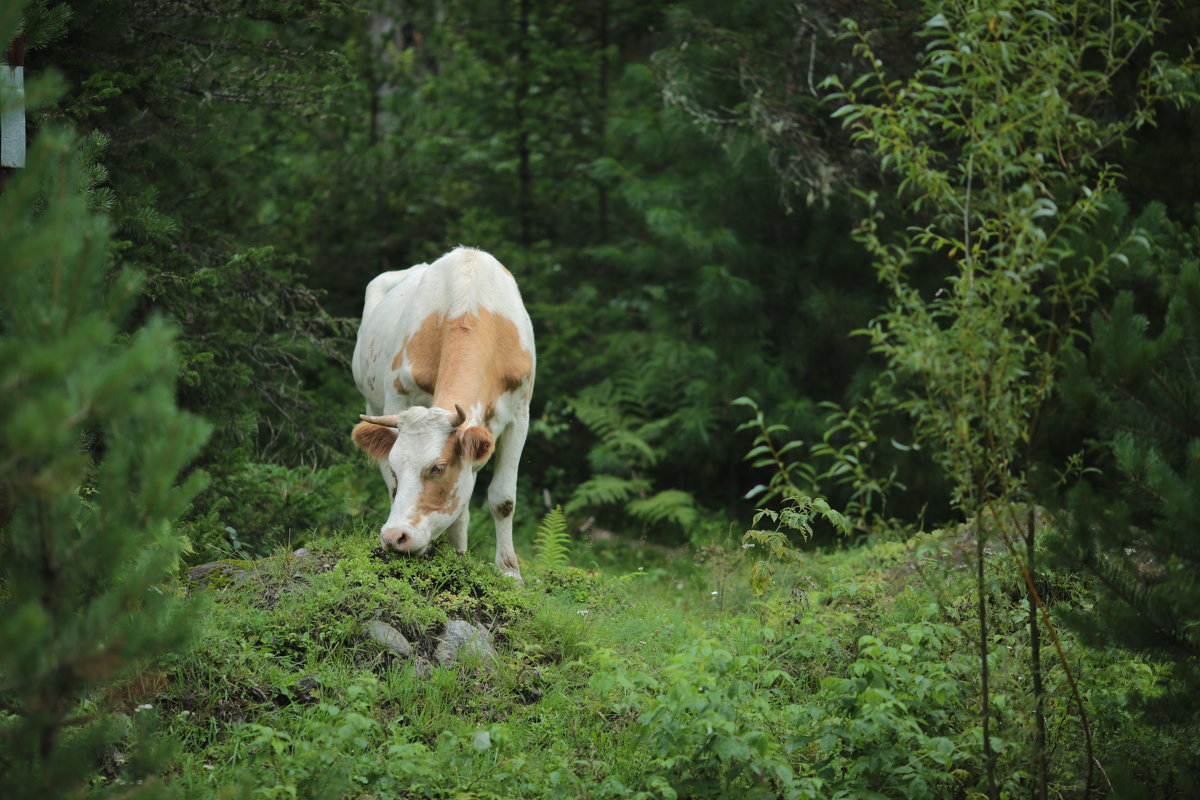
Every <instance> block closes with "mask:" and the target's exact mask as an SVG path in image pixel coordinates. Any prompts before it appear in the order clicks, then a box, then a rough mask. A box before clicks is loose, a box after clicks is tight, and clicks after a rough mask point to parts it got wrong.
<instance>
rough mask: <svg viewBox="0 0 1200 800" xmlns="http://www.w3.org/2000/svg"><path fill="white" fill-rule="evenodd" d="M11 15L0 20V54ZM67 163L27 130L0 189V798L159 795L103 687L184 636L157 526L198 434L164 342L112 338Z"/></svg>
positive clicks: (46, 137) (125, 707)
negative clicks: (23, 154) (26, 149)
mask: <svg viewBox="0 0 1200 800" xmlns="http://www.w3.org/2000/svg"><path fill="white" fill-rule="evenodd" d="M13 16H14V15H10V14H7V13H5V14H0V41H8V36H9V35H10V34H11V33H12V32H13V29H14V27H15V20H13V18H12V17H13ZM35 94H36V92H31V95H35ZM81 153H82V151H81V148H80V143H79V142H78V141H77V140H76V139H75V138H74V137H72V136H71V135H69V134H66V133H63V132H58V131H53V130H49V129H47V128H43V129H42V130H40V131H39V132H38V135H37V137H36V142H35V143H34V146H33V147H32V148H31V151H30V153H29V156H28V159H27V165H28V166H27V168H26V169H24V170H21V171H19V172H18V174H17V175H16V176H14V177H13V178H12V179H11V180H10V181H9V183H8V186H7V188H6V190H5V192H4V193H3V195H0V797H4V798H6V799H7V800H16V799H17V798H26V797H37V798H48V797H64V796H77V795H78V794H80V793H81V792H82V790H83V789H84V788H85V787H88V786H90V787H92V788H93V789H94V790H98V791H100V792H102V793H103V792H106V791H108V790H115V791H118V792H119V793H120V794H121V795H122V796H127V795H129V794H136V793H139V792H145V791H147V790H153V789H154V788H155V787H159V788H161V786H162V784H161V783H160V782H157V781H155V780H154V779H153V775H154V772H155V770H156V769H158V767H159V766H160V765H161V761H162V756H163V755H164V753H163V750H164V747H163V745H162V744H161V743H156V744H151V743H150V739H149V738H148V737H147V736H146V734H148V733H149V732H150V729H151V728H152V726H153V717H154V714H155V713H156V712H155V710H154V709H153V708H147V706H153V705H154V704H153V702H150V701H143V702H139V703H137V705H136V706H135V707H133V708H131V707H129V706H130V705H133V704H132V703H129V702H127V701H119V700H118V699H116V697H115V696H113V695H110V694H107V693H105V692H104V691H103V690H104V688H105V687H107V686H110V685H111V684H112V683H113V682H114V681H118V680H120V679H122V678H125V677H128V676H130V675H132V674H133V673H134V672H135V671H136V670H137V669H138V668H139V667H140V666H142V665H144V664H146V663H147V661H148V660H149V659H151V658H153V657H155V656H158V655H161V654H163V653H165V652H169V651H171V650H173V649H176V648H179V647H181V646H183V645H184V644H185V643H186V642H187V641H188V639H189V636H190V635H191V634H190V630H191V629H190V619H191V617H192V616H193V614H192V603H191V602H189V601H187V600H185V599H183V598H181V596H180V595H179V593H178V592H177V591H175V590H174V589H173V588H172V587H171V585H170V583H169V580H168V579H169V578H170V576H171V574H172V572H173V571H174V569H175V568H176V566H177V564H178V559H179V557H180V555H181V553H182V552H183V550H184V548H185V544H186V543H185V541H184V540H183V539H182V538H181V537H180V536H178V535H176V534H175V533H173V532H172V530H171V526H170V523H171V521H172V519H174V518H175V517H176V516H177V515H178V514H179V513H180V512H181V511H182V510H183V508H184V507H185V505H186V504H187V502H188V501H189V499H190V498H191V497H192V496H193V495H194V493H195V492H196V490H197V489H198V488H199V483H200V478H199V476H192V477H191V478H189V479H187V480H184V481H182V483H181V481H180V474H181V471H182V470H183V469H184V468H185V467H186V465H187V464H188V462H189V460H190V459H191V458H192V457H193V456H194V455H195V454H196V452H197V451H198V449H199V447H200V445H201V444H202V442H203V440H204V438H205V436H206V435H207V432H206V426H205V424H204V423H203V422H201V421H200V420H198V419H196V418H194V417H191V416H189V415H186V414H184V413H182V412H180V411H179V410H178V409H177V408H176V405H175V379H176V372H177V363H176V360H177V357H176V351H175V344H174V332H173V330H172V328H171V327H170V326H169V325H168V324H166V323H165V322H163V321H162V320H157V319H152V320H150V321H149V322H148V323H147V324H145V325H144V326H143V327H141V328H138V329H136V330H133V331H132V332H130V331H128V329H127V327H126V325H127V322H128V320H129V314H130V311H131V308H132V306H133V303H134V301H135V300H136V298H137V293H138V289H139V286H140V282H139V279H138V277H137V275H136V274H134V273H132V272H130V271H126V270H120V269H113V268H112V264H111V262H110V252H109V224H108V222H107V220H106V219H105V218H104V217H102V216H100V215H98V214H97V213H95V212H94V211H93V210H92V209H91V208H90V207H89V197H90V198H93V199H94V198H96V197H97V196H98V195H97V193H96V192H95V191H94V189H95V187H94V186H93V185H91V184H92V182H93V181H94V180H95V179H96V178H97V177H99V173H98V171H97V169H96V168H95V166H94V164H89V163H88V162H87V159H86V158H85V157H83V156H82V155H81ZM138 706H140V708H139V707H138ZM139 743H141V744H139ZM118 785H119V787H118ZM135 790H136V791H135Z"/></svg>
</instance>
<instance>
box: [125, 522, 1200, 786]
mask: <svg viewBox="0 0 1200 800" xmlns="http://www.w3.org/2000/svg"><path fill="white" fill-rule="evenodd" d="M952 539H953V535H952V534H947V535H946V536H943V537H942V539H940V540H939V539H936V538H931V537H923V538H920V539H917V540H913V541H911V542H907V543H899V542H880V543H876V544H874V545H868V546H863V547H858V548H848V549H837V550H832V551H829V552H814V553H812V554H811V555H810V556H809V557H807V558H806V559H805V560H804V561H803V562H802V563H800V564H798V565H795V566H794V567H789V568H787V569H781V570H780V571H779V572H778V573H777V584H776V586H775V588H774V589H773V590H772V591H770V592H768V593H767V594H765V595H763V596H761V597H756V596H755V595H754V594H753V593H752V592H751V591H750V589H749V581H748V578H747V575H748V570H749V566H750V565H751V563H752V561H753V559H754V558H756V557H757V554H756V553H755V552H754V551H753V550H746V549H743V548H742V547H741V546H740V543H737V542H730V543H729V544H727V545H725V546H713V547H709V548H705V549H703V550H701V551H699V552H688V551H675V552H672V551H662V550H652V549H643V550H638V551H635V550H633V549H631V548H629V547H628V546H625V545H615V544H605V545H604V546H603V547H601V546H599V545H597V546H596V547H594V548H585V547H578V546H577V547H576V549H575V551H574V552H573V553H572V554H571V561H572V563H576V564H589V565H592V566H595V565H597V564H601V563H603V564H606V565H607V566H606V568H605V569H603V570H597V569H581V568H578V567H573V566H553V567H547V568H545V569H542V570H537V569H534V568H533V565H532V564H527V565H525V570H524V574H525V581H526V583H525V587H524V588H523V589H522V588H518V587H516V586H515V585H514V584H513V583H512V582H511V581H509V580H508V579H505V578H501V577H499V576H498V575H496V573H495V571H494V569H493V568H492V566H491V564H490V559H486V560H485V559H481V558H479V557H477V556H475V555H468V556H466V557H459V556H456V555H454V554H453V553H452V552H450V551H449V548H447V547H440V548H436V549H435V551H434V552H433V553H432V555H430V556H429V557H427V558H423V559H419V560H412V559H404V558H398V557H397V558H390V557H386V556H382V555H381V554H379V553H378V552H377V549H376V546H375V537H374V536H373V535H372V534H371V532H369V531H366V530H362V531H356V532H353V533H350V534H347V535H344V536H336V537H332V538H329V539H325V540H321V541H318V542H314V543H311V544H310V545H309V548H310V550H311V551H312V553H313V555H311V556H310V557H308V558H302V559H301V558H295V557H293V556H291V555H289V554H279V555H276V556H274V557H273V558H270V559H265V560H263V561H262V562H259V564H258V565H257V567H256V569H255V571H254V572H253V574H252V576H251V578H250V579H249V580H245V581H241V582H238V581H231V582H228V583H225V584H224V585H221V586H219V587H215V588H212V589H207V590H203V591H204V592H205V593H206V594H208V595H209V596H211V607H210V610H209V613H208V615H207V618H206V622H205V632H204V635H203V637H202V640H201V642H200V644H199V645H198V646H197V647H196V648H195V650H194V651H192V652H191V653H189V654H188V655H186V656H180V657H177V658H176V659H175V660H173V661H172V662H170V663H167V664H164V665H161V669H160V673H159V675H158V679H157V680H152V681H148V682H147V681H143V682H142V685H141V688H140V689H139V686H138V685H135V686H130V687H125V688H124V689H123V690H122V691H121V692H114V693H113V696H112V697H113V699H112V700H110V702H113V703H122V704H124V707H125V708H126V710H132V709H133V708H136V707H137V706H138V705H140V704H147V705H152V706H154V708H153V709H152V710H150V711H147V712H139V713H155V714H158V715H159V717H160V720H161V724H162V725H163V727H164V728H165V732H166V733H167V734H169V735H170V736H173V737H175V738H176V739H178V740H179V742H180V743H181V751H180V755H179V757H178V759H177V761H176V767H175V771H174V773H173V774H172V776H171V778H170V780H171V782H172V784H173V785H174V786H175V787H176V788H177V789H179V790H181V791H183V793H184V794H185V795H193V796H211V795H213V794H214V793H216V792H218V791H219V790H228V791H230V792H244V793H247V794H248V795H249V796H255V797H320V798H326V797H329V798H334V797H362V798H367V797H378V798H385V797H406V798H407V797H431V798H442V797H445V798H449V797H480V798H482V797H497V798H499V797H555V798H557V797H579V798H606V797H647V798H649V797H667V798H669V797H737V798H739V800H741V799H744V798H753V797H763V798H766V797H797V798H800V797H813V798H816V797H870V796H878V797H966V796H971V795H973V794H974V793H976V792H978V791H979V789H980V787H981V785H982V784H981V781H982V775H981V772H980V766H981V760H980V759H981V753H980V744H979V741H980V740H979V719H978V714H977V707H978V700H977V693H978V686H977V678H976V669H975V660H974V644H973V641H972V639H971V633H972V630H973V628H972V624H973V623H972V618H971V609H972V608H973V603H974V594H973V591H974V590H973V589H972V588H971V581H970V576H969V574H967V573H969V570H967V569H965V568H963V567H961V566H960V565H959V564H958V563H957V561H956V558H955V556H953V554H948V553H947V551H945V550H944V549H939V548H938V547H937V546H935V545H936V544H937V543H938V542H939V541H943V540H945V541H949V540H952ZM922 549H924V550H925V551H927V552H922ZM992 574H993V579H994V584H995V586H994V589H993V591H992V592H991V595H990V596H991V606H992V614H993V616H994V619H993V621H992V624H993V627H994V630H995V631H996V638H995V642H994V646H993V654H992V660H993V670H994V672H995V675H996V679H995V681H994V683H993V691H994V692H995V694H996V696H997V697H996V703H997V707H998V711H997V718H996V720H995V723H994V731H995V732H996V735H997V737H998V740H999V741H1000V743H1001V747H1002V752H1001V760H1000V768H1001V769H1000V774H1001V776H1002V779H1003V782H1004V786H1005V793H1006V795H1007V796H1018V795H1020V796H1025V795H1026V794H1027V793H1028V789H1027V786H1026V784H1027V773H1026V772H1025V770H1027V767H1028V765H1029V762H1028V739H1029V722H1028V719H1029V713H1030V703H1031V701H1030V700H1029V698H1028V697H1027V696H1026V694H1027V693H1025V692H1023V691H1022V688H1023V681H1026V680H1027V678H1026V677H1025V667H1024V660H1023V655H1022V654H1023V650H1022V647H1023V643H1024V641H1025V634H1024V629H1023V627H1022V619H1023V614H1024V608H1023V605H1022V604H1021V603H1020V602H1017V598H1018V597H1019V596H1018V595H1015V594H1014V593H1012V592H1011V591H1010V589H1011V587H1010V586H1009V584H1008V583H1006V580H1007V579H1005V578H1004V575H1005V567H1004V564H1003V562H1002V559H1000V558H996V559H993V565H992ZM455 616H458V617H464V618H467V619H470V620H478V621H481V622H483V623H484V624H486V625H488V626H489V627H490V628H491V629H492V630H493V632H494V634H495V636H496V641H497V646H498V650H499V657H498V658H497V659H496V660H495V661H494V662H491V661H490V660H489V661H483V662H480V661H476V662H474V663H460V664H456V665H454V666H453V667H450V668H441V667H436V666H435V667H434V668H433V669H432V671H431V673H430V674H429V675H427V676H421V675H419V674H418V673H417V672H415V671H414V670H413V669H412V668H411V666H410V665H409V664H408V663H407V662H404V661H401V660H398V659H396V658H395V657H393V656H392V655H390V654H388V653H385V652H383V651H381V649H380V648H379V647H378V646H377V645H375V644H374V643H372V642H370V641H369V640H367V639H366V637H365V636H364V635H363V633H362V626H363V624H364V623H365V622H367V621H368V620H371V619H382V620H384V621H386V622H389V623H390V624H392V625H393V626H395V627H396V628H398V629H399V630H401V631H402V632H403V633H404V634H405V635H406V636H407V637H408V638H409V639H410V640H411V641H412V642H413V643H414V644H415V645H416V646H417V647H418V648H419V649H423V650H424V652H425V654H426V655H428V653H429V651H430V650H431V649H432V646H433V644H434V643H435V638H436V635H437V633H438V631H439V630H440V628H441V626H442V624H443V623H444V622H445V620H446V619H447V618H448V617H455ZM1064 642H1065V646H1066V647H1067V649H1068V652H1069V657H1070V658H1071V659H1072V663H1073V665H1074V667H1075V668H1076V669H1077V670H1078V671H1079V672H1080V673H1082V674H1085V675H1086V676H1087V681H1088V683H1087V691H1088V692H1089V695H1088V697H1089V703H1090V704H1091V705H1090V709H1089V710H1090V713H1091V714H1092V718H1093V724H1094V725H1095V726H1099V725H1103V726H1104V730H1103V731H1101V730H1099V729H1097V742H1098V747H1097V754H1098V756H1099V757H1101V758H1102V759H1108V761H1106V762H1105V764H1106V766H1107V767H1108V768H1109V771H1110V773H1114V774H1118V776H1117V778H1116V780H1118V781H1119V780H1121V775H1122V774H1125V773H1130V774H1132V775H1133V777H1134V778H1135V779H1136V780H1140V781H1143V782H1145V781H1147V780H1154V781H1157V783H1156V784H1155V785H1156V786H1157V787H1159V788H1161V789H1162V790H1163V791H1162V793H1161V794H1160V796H1170V795H1171V793H1172V792H1174V793H1176V794H1180V792H1181V790H1180V789H1179V785H1180V784H1179V780H1182V779H1180V778H1179V777H1178V775H1176V774H1175V773H1172V772H1171V771H1170V770H1169V769H1166V768H1165V767H1164V766H1163V765H1162V764H1161V763H1160V762H1159V761H1157V760H1156V759H1155V758H1153V757H1152V754H1153V753H1154V752H1155V751H1156V749H1157V748H1160V747H1166V746H1172V747H1174V748H1175V752H1182V753H1185V754H1186V753H1188V752H1190V751H1188V750H1187V748H1188V747H1190V748H1193V749H1194V748H1195V741H1196V737H1195V735H1194V734H1195V732H1194V731H1174V732H1164V731H1163V730H1161V729H1151V728H1147V727H1143V726H1141V725H1140V724H1139V723H1138V722H1137V718H1136V715H1135V714H1134V713H1133V711H1132V710H1131V708H1130V706H1129V689H1130V687H1131V686H1133V685H1138V686H1142V687H1147V686H1150V685H1151V684H1152V682H1153V673H1154V669H1155V667H1154V666H1153V665H1150V664H1144V663H1141V662H1138V661H1137V660H1136V659H1132V658H1130V657H1129V656H1126V655H1120V654H1115V653H1114V654H1104V653H1093V652H1090V651H1085V650H1083V649H1082V648H1079V647H1077V646H1076V645H1074V644H1073V642H1071V640H1070V639H1069V637H1068V638H1065V639H1064ZM1045 658H1046V660H1047V662H1048V664H1049V666H1048V678H1049V684H1050V687H1051V696H1050V699H1049V709H1050V712H1051V719H1052V722H1053V727H1052V731H1053V732H1054V735H1055V737H1056V739H1055V741H1054V746H1055V750H1054V758H1053V763H1052V766H1053V769H1054V776H1055V784H1054V787H1055V790H1056V791H1060V792H1062V794H1063V795H1064V796H1068V797H1070V796H1073V794H1074V795H1077V794H1078V792H1079V791H1080V789H1081V776H1082V763H1083V762H1082V753H1081V749H1080V747H1081V745H1080V736H1079V729H1078V724H1077V722H1076V721H1075V717H1074V716H1073V714H1072V710H1071V707H1070V706H1069V703H1068V701H1067V697H1068V687H1067V685H1066V683H1065V681H1064V680H1063V675H1062V671H1061V670H1060V669H1057V668H1056V665H1055V663H1054V660H1053V657H1052V655H1050V654H1049V651H1048V650H1047V654H1046V655H1045ZM139 692H140V693H139ZM118 698H119V699H118ZM1181 748H1182V750H1181ZM1131 755H1133V756H1137V757H1138V758H1141V759H1143V760H1142V761H1141V763H1138V762H1137V761H1134V762H1133V763H1132V764H1131V763H1129V759H1130V757H1131ZM1122 759H1123V760H1124V763H1117V762H1118V761H1121V760H1122ZM1122 770H1124V773H1123V772H1122ZM1148 776H1149V777H1148Z"/></svg>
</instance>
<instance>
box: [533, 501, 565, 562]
mask: <svg viewBox="0 0 1200 800" xmlns="http://www.w3.org/2000/svg"><path fill="white" fill-rule="evenodd" d="M570 547H571V535H570V534H569V533H568V532H567V519H566V517H564V516H563V511H562V506H555V507H554V508H552V509H550V510H549V511H547V512H546V516H545V517H544V518H543V519H542V524H541V525H539V526H538V529H537V531H536V532H535V533H534V534H533V551H534V556H533V568H534V569H535V570H543V569H556V568H558V567H565V566H566V565H567V561H568V559H569V558H570V556H571V550H570Z"/></svg>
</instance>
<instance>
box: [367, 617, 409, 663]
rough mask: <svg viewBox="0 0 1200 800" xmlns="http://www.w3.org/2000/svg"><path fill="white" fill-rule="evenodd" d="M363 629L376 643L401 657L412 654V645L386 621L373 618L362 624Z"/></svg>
mask: <svg viewBox="0 0 1200 800" xmlns="http://www.w3.org/2000/svg"><path fill="white" fill-rule="evenodd" d="M363 630H365V631H366V632H367V635H368V636H370V637H371V639H373V640H374V641H375V642H376V643H378V644H379V645H381V646H383V647H386V648H387V649H388V650H391V651H392V652H393V653H395V654H396V655H398V656H400V657H401V658H408V657H410V656H411V655H412V654H413V646H412V645H411V644H410V643H409V641H408V639H405V638H404V634H402V633H401V632H400V631H398V630H396V629H395V628H393V627H392V626H391V625H388V624H387V623H386V622H380V621H379V620H377V619H373V620H371V621H370V622H368V623H367V624H366V625H363Z"/></svg>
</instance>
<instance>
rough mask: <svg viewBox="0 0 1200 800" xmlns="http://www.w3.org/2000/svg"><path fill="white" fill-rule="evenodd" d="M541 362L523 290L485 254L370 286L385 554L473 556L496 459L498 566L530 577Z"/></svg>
mask: <svg viewBox="0 0 1200 800" xmlns="http://www.w3.org/2000/svg"><path fill="white" fill-rule="evenodd" d="M534 361H535V355H534V348H533V326H532V325H531V324H530V322H529V314H528V313H526V311H525V305H524V304H523V303H522V302H521V293H520V292H519V291H518V290H517V282H516V281H515V280H513V276H512V275H511V274H510V273H509V272H508V270H506V269H505V268H504V267H503V266H501V264H500V262H499V261H497V260H496V259H495V258H493V257H492V256H490V255H488V254H487V253H485V252H483V251H482V250H474V249H471V248H466V247H460V248H458V249H456V250H453V251H451V252H449V253H447V254H446V255H444V256H442V257H441V258H439V259H438V260H437V261H434V262H433V263H432V264H418V265H417V266H415V267H410V268H409V269H404V270H397V271H395V272H385V273H383V274H382V275H380V276H379V277H377V278H375V279H374V280H373V281H371V283H370V284H369V285H368V286H367V298H366V303H365V305H364V306H363V318H362V325H361V327H360V328H359V330H358V343H357V345H356V346H355V348H354V380H355V382H356V383H357V384H358V388H359V391H361V392H362V394H363V397H364V398H366V401H367V413H366V414H363V415H362V419H363V422H360V423H359V424H358V425H357V426H355V428H354V441H355V443H356V444H358V446H359V447H361V448H362V449H363V450H365V451H366V452H367V453H369V454H370V455H371V457H372V458H374V459H375V460H376V461H377V462H378V463H379V469H380V471H381V472H382V473H383V480H384V482H385V483H386V484H387V487H388V491H389V492H391V495H392V510H391V513H390V514H389V515H388V518H387V522H385V523H384V525H383V529H382V530H381V531H380V536H379V538H380V543H381V544H382V546H383V547H384V549H389V548H390V549H392V550H396V551H399V552H401V553H411V554H415V555H419V554H421V553H423V552H425V550H426V549H427V548H428V547H429V544H430V543H431V542H432V541H433V540H434V539H436V538H437V537H438V536H440V535H441V534H442V532H443V531H444V532H445V533H446V537H447V538H448V539H449V540H450V543H451V544H452V545H453V546H454V549H455V550H457V551H458V552H459V553H463V552H466V549H467V519H468V510H467V505H468V502H469V501H470V499H471V492H472V490H473V489H474V488H475V475H476V473H478V471H479V470H480V468H481V467H483V465H484V464H486V463H487V462H488V460H489V459H490V458H492V454H493V452H494V453H495V460H496V466H495V474H494V475H493V477H492V482H491V485H490V486H489V487H488V506H489V507H490V508H491V511H492V518H493V519H494V520H495V522H496V567H497V569H499V570H500V572H501V573H503V574H505V575H509V576H512V577H514V578H516V579H517V580H520V579H521V572H520V569H519V567H518V566H517V554H516V551H514V550H513V544H512V518H513V508H514V504H515V502H516V488H517V462H518V461H519V459H520V457H521V449H522V448H523V447H524V446H525V435H526V433H528V431H529V400H530V397H531V396H532V394H533V375H534Z"/></svg>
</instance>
